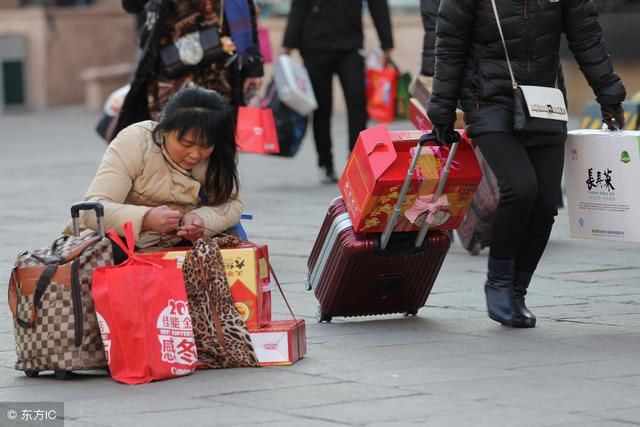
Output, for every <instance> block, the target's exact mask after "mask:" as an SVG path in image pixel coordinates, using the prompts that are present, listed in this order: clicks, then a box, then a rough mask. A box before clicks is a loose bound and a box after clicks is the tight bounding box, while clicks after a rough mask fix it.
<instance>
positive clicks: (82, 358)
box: [9, 202, 113, 379]
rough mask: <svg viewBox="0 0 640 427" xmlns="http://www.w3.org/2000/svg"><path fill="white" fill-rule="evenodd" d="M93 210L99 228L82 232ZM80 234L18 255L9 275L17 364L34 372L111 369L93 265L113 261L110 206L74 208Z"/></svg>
mask: <svg viewBox="0 0 640 427" xmlns="http://www.w3.org/2000/svg"><path fill="white" fill-rule="evenodd" d="M88 209H93V210H95V212H96V215H97V218H98V229H99V232H98V233H96V232H83V233H82V235H80V233H79V227H78V218H79V215H80V211H81V210H88ZM71 217H72V220H73V231H74V236H63V237H60V238H58V239H57V240H56V241H54V242H53V244H52V245H51V247H49V248H41V249H36V250H32V251H25V252H22V253H21V254H19V255H18V258H17V259H16V262H15V264H14V267H13V270H12V271H11V277H10V279H9V308H10V309H11V313H12V315H13V319H14V331H15V338H16V352H17V355H18V361H17V362H16V365H15V368H16V369H18V370H21V371H24V373H25V374H26V375H27V376H28V377H35V376H37V375H38V374H39V373H40V372H41V371H51V370H52V371H54V372H55V375H56V378H58V379H67V378H68V377H69V376H70V373H71V371H76V370H92V369H106V367H107V361H106V359H105V354H104V348H103V345H102V339H101V337H100V330H99V328H98V319H97V318H96V312H95V308H94V305H93V299H92V298H91V278H92V274H93V270H94V268H96V267H99V266H105V265H112V264H113V251H112V247H111V241H110V240H109V239H108V238H106V237H105V234H104V225H103V218H104V209H103V207H102V205H101V204H100V203H97V202H81V203H76V204H74V205H73V206H72V207H71Z"/></svg>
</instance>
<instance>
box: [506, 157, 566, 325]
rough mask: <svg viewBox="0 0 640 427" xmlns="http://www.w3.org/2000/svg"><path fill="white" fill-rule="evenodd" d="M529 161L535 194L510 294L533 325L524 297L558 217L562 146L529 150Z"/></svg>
mask: <svg viewBox="0 0 640 427" xmlns="http://www.w3.org/2000/svg"><path fill="white" fill-rule="evenodd" d="M527 151H528V152H529V158H530V159H531V164H532V165H533V168H534V170H535V171H536V178H537V181H538V195H537V197H536V201H535V203H534V204H533V209H532V210H531V214H530V215H529V222H528V224H527V227H526V230H525V234H524V237H523V239H522V243H521V244H520V248H519V249H518V252H517V254H516V258H515V273H514V283H513V293H514V300H515V305H516V312H518V313H519V316H520V317H522V318H523V319H529V321H530V322H533V323H534V324H535V322H536V317H535V315H534V314H533V313H532V312H531V310H529V308H527V306H526V304H525V296H526V295H527V289H528V288H529V283H530V282H531V278H532V277H533V272H534V271H535V269H536V267H537V266H538V262H539V261H540V258H541V257H542V254H543V252H544V249H545V248H546V246H547V242H548V241H549V236H550V235H551V228H552V226H553V223H554V218H555V216H556V215H557V214H558V209H557V208H558V204H557V201H558V197H559V196H560V194H561V188H560V181H561V179H562V167H563V163H564V146H563V145H554V146H548V147H539V148H530V149H528V150H527Z"/></svg>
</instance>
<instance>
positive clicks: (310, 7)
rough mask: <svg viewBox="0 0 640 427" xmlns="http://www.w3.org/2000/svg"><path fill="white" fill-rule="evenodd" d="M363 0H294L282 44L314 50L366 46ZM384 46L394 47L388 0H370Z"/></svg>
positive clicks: (368, 1)
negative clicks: (364, 40)
mask: <svg viewBox="0 0 640 427" xmlns="http://www.w3.org/2000/svg"><path fill="white" fill-rule="evenodd" d="M362 4H363V2H362V0H293V1H292V2H291V11H290V12H289V19H288V20H287V29H286V30H285V33H284V41H283V42H282V45H283V46H284V47H288V48H290V49H299V50H300V52H301V53H302V54H303V55H305V54H308V53H314V52H335V51H349V50H357V49H361V48H362V43H363V33H362ZM367 5H368V6H369V12H370V13H371V17H372V18H373V23H374V24H375V26H376V30H377V32H378V37H379V38H380V47H381V48H382V49H383V50H384V49H391V48H392V47H393V36H392V34H391V18H390V15H389V5H388V4H387V0H367Z"/></svg>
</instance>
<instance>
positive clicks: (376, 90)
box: [367, 67, 398, 122]
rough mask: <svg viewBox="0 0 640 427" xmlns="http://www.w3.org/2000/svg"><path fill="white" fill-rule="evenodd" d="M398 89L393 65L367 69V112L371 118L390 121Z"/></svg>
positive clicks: (396, 75) (396, 71)
mask: <svg viewBox="0 0 640 427" xmlns="http://www.w3.org/2000/svg"><path fill="white" fill-rule="evenodd" d="M397 91H398V70H396V68H395V67H385V68H382V69H375V68H369V69H367V113H368V114H369V117H370V118H371V119H372V120H376V121H379V122H392V121H393V117H394V111H395V108H396V96H397Z"/></svg>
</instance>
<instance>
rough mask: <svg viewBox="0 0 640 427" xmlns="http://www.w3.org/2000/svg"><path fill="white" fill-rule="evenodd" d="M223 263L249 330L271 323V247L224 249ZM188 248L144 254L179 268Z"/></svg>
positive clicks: (222, 250) (252, 245)
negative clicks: (167, 260)
mask: <svg viewBox="0 0 640 427" xmlns="http://www.w3.org/2000/svg"><path fill="white" fill-rule="evenodd" d="M220 252H221V255H222V261H223V262H224V269H225V273H226V274H227V280H228V281H229V287H230V289H231V297H232V298H233V301H234V303H235V306H236V309H237V310H238V312H239V313H240V315H241V316H242V319H243V320H244V321H245V323H246V324H247V327H248V328H249V329H259V328H261V327H262V326H264V325H267V324H269V322H271V280H270V275H269V267H268V259H269V253H268V248H267V245H258V244H248V243H246V244H242V245H240V246H236V247H233V248H221V249H220ZM186 253H187V249H186V248H167V249H165V250H162V251H157V250H156V251H154V252H141V253H140V255H144V256H149V257H152V258H161V259H177V261H178V267H180V268H181V267H182V262H183V261H184V257H185V255H186Z"/></svg>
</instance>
